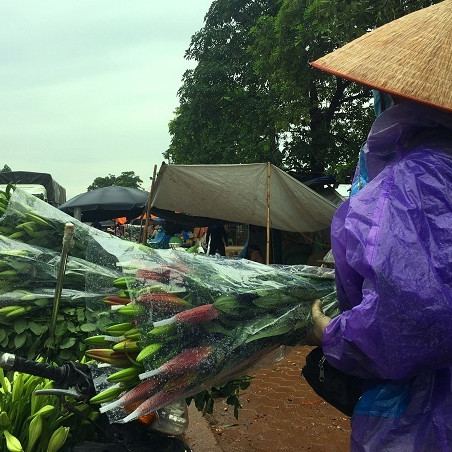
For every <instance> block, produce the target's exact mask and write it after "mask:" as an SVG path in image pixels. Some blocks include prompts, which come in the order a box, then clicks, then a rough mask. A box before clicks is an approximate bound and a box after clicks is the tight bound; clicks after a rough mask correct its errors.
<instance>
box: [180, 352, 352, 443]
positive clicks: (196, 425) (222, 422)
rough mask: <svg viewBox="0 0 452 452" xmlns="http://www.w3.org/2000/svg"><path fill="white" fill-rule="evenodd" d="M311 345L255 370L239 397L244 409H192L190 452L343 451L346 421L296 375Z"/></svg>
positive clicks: (220, 402)
mask: <svg viewBox="0 0 452 452" xmlns="http://www.w3.org/2000/svg"><path fill="white" fill-rule="evenodd" d="M310 350H311V348H310V347H295V348H293V349H291V350H290V352H289V353H288V354H287V355H286V357H285V358H283V359H282V360H281V361H278V362H276V363H274V364H272V365H270V366H267V367H266V368H263V369H260V370H258V371H256V372H253V373H252V375H254V377H255V378H254V380H253V382H252V384H251V386H250V387H249V388H248V389H247V390H246V391H243V392H242V394H241V397H240V400H241V403H242V406H243V409H242V410H240V412H239V419H238V420H237V419H235V418H234V415H233V409H232V408H230V407H228V406H227V405H226V403H225V401H224V400H221V399H220V400H218V401H217V403H216V404H215V409H214V413H213V414H212V415H205V416H202V414H201V413H199V412H198V411H197V410H196V408H194V407H193V406H191V407H190V410H189V416H190V426H189V428H188V430H187V432H186V434H185V441H186V442H187V443H188V444H189V446H190V447H191V448H192V450H193V452H221V451H227V452H254V451H256V452H257V451H259V452H266V451H268V452H270V451H272V452H273V451H275V450H277V451H308V450H309V451H315V452H317V451H318V452H327V451H328V452H346V451H348V450H349V447H350V440H349V436H350V419H349V418H348V417H347V416H345V415H344V414H342V413H341V412H340V411H337V410H336V409H335V408H333V407H332V406H330V405H328V404H327V403H325V402H324V401H323V400H322V399H320V398H319V396H318V395H317V394H316V393H315V392H314V391H313V390H312V389H311V388H310V386H309V385H308V384H307V383H306V381H305V380H304V379H303V378H302V377H300V370H301V366H302V365H303V363H304V362H305V356H306V354H307V353H308V352H309V351H310Z"/></svg>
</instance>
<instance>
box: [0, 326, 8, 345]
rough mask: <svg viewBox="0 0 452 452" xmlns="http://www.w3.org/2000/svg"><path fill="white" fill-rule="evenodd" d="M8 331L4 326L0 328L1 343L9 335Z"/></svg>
mask: <svg viewBox="0 0 452 452" xmlns="http://www.w3.org/2000/svg"><path fill="white" fill-rule="evenodd" d="M7 335H8V334H7V333H6V330H4V329H3V328H1V329H0V343H1V342H2V341H3V340H4V339H5V337H7Z"/></svg>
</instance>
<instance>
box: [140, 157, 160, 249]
mask: <svg viewBox="0 0 452 452" xmlns="http://www.w3.org/2000/svg"><path fill="white" fill-rule="evenodd" d="M156 173H157V165H154V174H153V175H152V183H151V190H150V191H149V198H148V202H147V205H146V222H145V224H144V232H143V236H142V237H141V243H142V244H143V245H145V244H146V243H147V241H148V230H149V216H150V214H151V201H152V195H153V194H154V182H155V175H156Z"/></svg>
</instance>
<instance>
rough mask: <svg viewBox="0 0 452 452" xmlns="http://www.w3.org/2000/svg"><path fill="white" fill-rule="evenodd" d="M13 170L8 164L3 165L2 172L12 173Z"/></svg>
mask: <svg viewBox="0 0 452 452" xmlns="http://www.w3.org/2000/svg"><path fill="white" fill-rule="evenodd" d="M11 171H12V170H11V168H10V167H9V166H8V165H6V164H5V165H3V168H2V169H1V170H0V173H10V172H11Z"/></svg>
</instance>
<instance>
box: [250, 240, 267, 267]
mask: <svg viewBox="0 0 452 452" xmlns="http://www.w3.org/2000/svg"><path fill="white" fill-rule="evenodd" d="M248 259H249V260H250V261H254V262H258V263H259V264H263V263H265V259H264V257H263V256H262V254H261V250H260V249H259V247H258V246H257V245H256V244H255V243H250V244H249V245H248Z"/></svg>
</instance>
